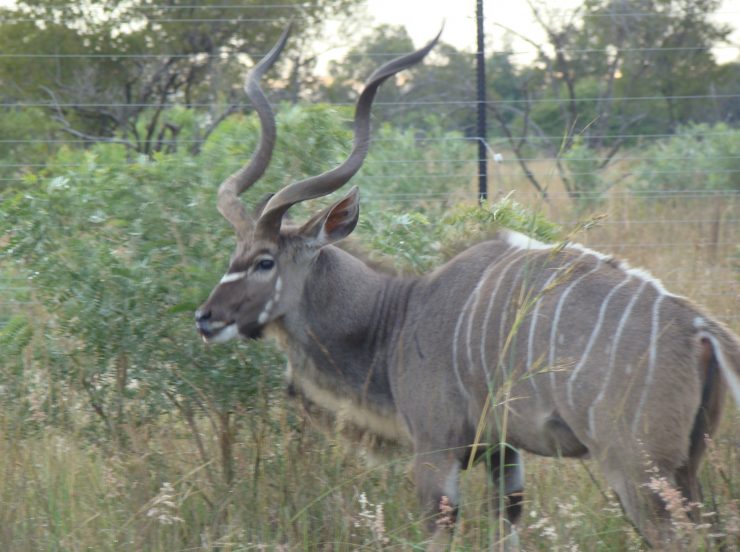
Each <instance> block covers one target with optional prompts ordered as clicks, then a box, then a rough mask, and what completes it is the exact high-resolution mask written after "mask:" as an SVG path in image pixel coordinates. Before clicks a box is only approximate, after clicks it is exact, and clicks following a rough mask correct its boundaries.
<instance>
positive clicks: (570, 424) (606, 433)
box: [196, 62, 740, 547]
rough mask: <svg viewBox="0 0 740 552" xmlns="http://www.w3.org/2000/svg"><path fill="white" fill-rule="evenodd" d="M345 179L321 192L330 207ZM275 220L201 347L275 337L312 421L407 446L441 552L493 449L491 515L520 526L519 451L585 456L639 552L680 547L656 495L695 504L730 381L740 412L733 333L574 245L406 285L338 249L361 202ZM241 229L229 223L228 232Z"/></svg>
mask: <svg viewBox="0 0 740 552" xmlns="http://www.w3.org/2000/svg"><path fill="white" fill-rule="evenodd" d="M391 63H394V62H391ZM403 66H404V65H403V64H401V68H403ZM394 70H398V69H397V68H396V66H394ZM379 73H380V74H382V75H383V77H382V78H383V79H385V78H387V76H385V74H384V73H383V72H382V69H381V70H379ZM381 82H382V81H381ZM374 84H377V83H373V81H372V79H371V84H369V85H368V86H369V87H370V86H373V85H374ZM364 101H367V102H372V94H370V96H369V100H368V99H367V98H366V99H365V100H363V99H361V100H360V102H359V103H362V102H364ZM363 109H364V110H365V112H367V111H369V104H368V105H363ZM360 111H361V110H360V109H359V108H358V113H359V112H360ZM364 116H365V115H361V114H358V118H361V117H364ZM360 127H361V125H358V128H360ZM358 136H359V138H358V137H356V144H358V143H359V142H362V140H366V139H367V135H366V132H365V131H364V130H362V129H360V130H358ZM361 146H362V144H361ZM364 147H366V144H365V146H364ZM360 149H362V147H360ZM353 155H354V154H353ZM362 156H364V153H363V154H362ZM353 162H354V163H355V164H356V162H357V159H355V160H354V161H353ZM360 163H361V159H360ZM357 168H359V165H357ZM324 176H326V179H324ZM350 177H351V175H350ZM348 179H349V177H346V178H345V177H342V178H341V179H339V180H336V181H335V178H334V176H333V175H330V174H329V173H327V175H322V177H317V179H316V180H321V182H320V186H322V187H323V186H327V190H328V191H325V193H329V192H330V191H331V189H336V188H338V187H340V186H341V185H343V184H344V182H346V181H347V180H348ZM244 184H245V183H244V182H242V183H240V184H239V187H240V188H241V189H242V191H243V189H246V188H247V187H248V186H249V185H251V183H246V185H244ZM311 185H312V186H313V183H312V184H311ZM295 190H298V191H295ZM301 190H302V188H301V187H298V188H296V189H294V190H292V191H291V192H290V193H285V194H283V197H289V198H290V201H295V199H296V196H297V195H300V193H302V192H301ZM239 193H240V192H239ZM237 195H238V194H237ZM312 197H313V196H312ZM271 201H272V200H271ZM277 208H284V206H283V205H281V204H280V203H279V202H278V207H277ZM267 209H268V210H269V209H271V207H270V203H268V207H267ZM224 210H225V211H227V212H232V211H233V212H239V210H238V209H237V208H232V207H231V206H228V205H227V207H226V208H225V209H224ZM274 212H275V211H274V210H273V211H272V212H271V213H270V214H269V215H270V216H271V217H272V219H271V222H270V224H269V225H267V226H266V227H265V228H263V229H262V230H259V228H260V223H261V220H262V217H264V216H265V215H264V213H262V214H260V213H258V218H257V220H256V223H250V225H249V227H248V228H247V230H248V229H249V228H253V227H256V228H257V230H256V231H255V232H254V233H253V234H250V233H249V232H248V231H245V232H244V235H245V236H246V237H244V238H240V243H239V246H238V248H237V252H236V254H235V255H234V257H233V259H232V263H231V266H230V268H229V271H228V272H227V274H226V275H225V276H224V278H223V279H222V283H221V284H219V285H218V286H217V287H216V288H215V289H214V291H213V293H212V294H211V297H210V298H209V299H208V301H206V303H205V304H204V305H203V306H202V307H201V309H200V310H199V311H198V313H197V314H196V317H197V324H198V328H199V330H200V331H201V333H202V335H203V337H204V339H206V340H207V341H221V340H225V339H228V338H231V337H236V336H237V335H239V336H242V337H257V336H261V335H263V334H264V335H267V336H270V337H272V338H274V339H275V340H277V342H278V343H279V345H280V347H281V348H282V349H283V351H285V353H286V355H287V358H288V380H289V384H290V386H291V388H292V389H293V391H294V393H295V394H296V395H297V396H299V397H300V398H301V399H302V402H303V403H304V404H306V405H307V406H308V409H309V411H315V409H316V408H317V407H318V408H320V409H324V410H326V411H328V412H330V413H331V416H334V417H336V418H337V419H339V420H340V421H342V423H344V424H345V427H347V428H350V429H351V431H352V432H355V435H357V436H366V435H376V436H377V438H379V439H381V440H384V441H387V442H390V443H394V444H395V443H408V445H409V446H410V447H411V448H412V449H413V451H414V453H415V455H416V462H415V479H416V483H417V487H418V490H419V496H420V499H421V501H422V503H423V505H424V508H425V509H426V511H427V512H429V513H430V514H432V515H431V517H430V518H429V529H430V531H432V532H433V533H434V537H433V539H432V541H431V543H432V544H431V547H444V546H445V539H446V534H447V533H448V528H447V527H446V525H445V524H441V525H438V524H436V523H435V517H434V514H436V513H438V512H439V507H440V502H441V501H443V500H446V501H449V502H451V503H452V504H453V505H454V504H457V502H458V495H457V474H458V471H459V470H460V469H462V468H464V467H466V466H467V465H468V464H469V461H470V460H471V455H472V454H475V455H476V456H478V455H483V453H484V452H485V451H486V450H488V451H491V450H494V451H497V452H495V453H494V454H492V455H490V456H489V458H488V460H489V464H490V469H491V471H492V473H493V475H494V477H501V478H503V480H504V485H503V488H504V494H505V495H506V496H507V498H504V497H501V501H498V500H496V501H494V502H495V503H496V504H504V505H506V509H505V511H504V514H505V515H506V517H507V519H508V521H509V522H510V523H512V524H515V523H516V521H517V518H518V516H519V513H520V511H521V493H522V490H523V481H522V477H521V475H522V474H521V465H520V464H521V462H520V457H519V455H518V452H517V450H519V449H520V450H526V451H529V452H533V453H537V454H543V455H549V456H575V457H579V456H586V455H588V456H590V457H591V458H592V459H593V460H594V461H595V462H596V463H597V464H598V465H599V466H600V467H601V469H602V471H603V473H604V475H605V477H606V479H607V480H608V482H609V484H610V485H611V487H612V488H613V489H614V490H615V491H616V493H617V494H618V496H619V498H620V500H621V502H622V505H623V506H624V509H625V512H626V514H627V516H628V517H629V518H630V519H631V521H632V522H633V523H634V524H635V526H636V527H637V528H638V530H639V531H640V532H641V533H642V534H643V535H644V536H645V538H646V539H647V540H648V541H649V542H651V543H652V544H655V545H662V544H667V543H670V542H671V540H672V539H673V538H674V535H673V531H672V525H671V523H670V520H669V519H668V518H669V516H668V513H667V511H666V509H665V505H664V504H663V502H662V501H661V500H660V498H659V497H658V495H657V494H655V493H654V492H652V491H650V490H649V489H648V487H647V484H648V483H649V482H650V480H651V478H656V477H665V478H666V479H667V481H668V482H669V483H670V484H672V485H675V486H678V488H679V489H680V490H681V491H682V492H683V494H684V496H685V497H687V498H688V499H689V500H698V499H699V498H700V497H699V493H700V490H699V486H698V482H697V480H696V470H697V468H698V465H699V463H700V461H701V456H702V453H703V438H704V433H705V432H706V433H709V434H711V433H712V432H713V431H714V430H715V429H716V426H717V422H718V419H719V416H720V413H721V406H722V396H723V394H724V388H725V385H724V382H723V380H722V378H721V377H720V373H721V375H722V377H724V379H725V380H727V381H729V382H730V384H731V386H732V388H733V393H734V394H735V395H736V397H735V398H736V399H738V396H740V391H738V389H737V387H738V384H737V381H738V368H739V367H740V343H739V342H738V339H737V338H736V337H735V336H734V335H733V334H732V333H731V332H730V331H729V330H727V329H726V328H725V327H724V326H722V325H721V324H719V323H718V322H716V321H713V320H712V319H711V318H710V317H709V316H708V315H707V314H705V313H703V312H702V311H701V310H700V309H699V308H698V307H696V306H694V305H692V304H691V303H690V302H689V301H688V300H686V299H684V298H681V297H677V296H675V295H672V294H670V293H668V292H667V291H666V290H665V289H664V288H663V286H662V285H661V284H660V282H658V281H657V280H655V279H654V278H652V277H651V276H650V275H648V274H646V273H645V272H643V271H639V270H634V269H630V268H629V267H627V266H626V265H624V264H623V263H620V262H617V261H615V260H613V259H611V258H608V257H606V256H604V255H601V254H599V253H597V252H594V251H590V250H587V249H585V248H582V247H580V246H577V245H567V246H564V247H556V248H554V247H550V246H545V245H544V244H540V243H538V242H534V241H532V240H529V239H528V238H526V237H525V236H522V235H520V234H516V233H511V232H505V231H504V232H502V233H500V234H499V236H498V237H497V238H495V239H493V240H490V241H487V242H484V243H480V244H478V245H475V246H473V247H471V248H469V249H467V250H466V251H464V252H462V253H461V254H459V255H458V256H456V257H455V258H453V259H452V260H450V261H449V262H447V263H446V264H445V265H443V266H441V267H439V268H438V269H436V270H435V271H433V272H432V273H430V274H428V275H426V276H423V277H421V278H400V277H396V276H391V275H387V274H384V273H382V272H378V271H376V270H373V269H371V268H369V267H368V266H367V265H366V264H365V263H364V262H362V261H361V260H359V259H357V258H356V257H354V256H353V255H351V254H350V253H348V252H346V251H343V250H342V249H340V248H338V247H336V246H334V245H333V244H334V243H335V242H337V241H339V240H341V239H343V238H344V237H346V236H347V235H348V234H349V233H351V232H352V230H353V229H354V227H355V225H356V223H357V219H358V217H359V194H358V191H357V190H356V189H352V190H351V191H350V193H349V194H348V195H347V196H345V197H344V198H343V199H341V200H339V201H337V202H336V203H335V204H333V205H332V206H330V207H328V208H327V209H325V210H323V211H322V212H320V213H318V214H317V215H316V216H314V217H313V218H312V219H311V220H309V221H308V222H307V223H306V224H304V225H303V226H302V227H300V228H282V229H280V228H279V226H278V227H275V218H274V217H275V214H274ZM239 217H241V214H239ZM239 217H235V218H234V219H232V218H230V219H229V220H230V221H232V223H233V224H234V225H235V227H237V226H238V225H239V224H240V223H241V222H240V221H241V219H240V218H239ZM227 218H228V217H227ZM270 228H272V229H273V230H272V234H271V233H270ZM251 236H254V237H251ZM322 416H323V415H322ZM504 441H505V443H506V444H505V445H504V444H503V443H504ZM504 456H505V462H503V463H502V462H501V461H500V460H501V459H502V458H504ZM495 487H498V486H497V485H496V486H495ZM443 497H447V498H446V499H443Z"/></svg>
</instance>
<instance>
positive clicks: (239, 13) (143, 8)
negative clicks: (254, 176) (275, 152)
mask: <svg viewBox="0 0 740 552" xmlns="http://www.w3.org/2000/svg"><path fill="white" fill-rule="evenodd" d="M355 3H356V0H309V1H308V2H303V1H300V2H299V1H298V0H293V1H290V2H283V3H281V4H280V5H279V6H275V7H266V6H265V5H264V3H262V2H258V1H257V0H252V1H250V2H248V3H246V4H242V5H238V6H237V5H228V4H224V3H223V2H219V1H218V0H207V1H206V2H200V3H198V5H197V6H194V5H193V3H192V2H177V1H175V2H171V3H162V4H151V3H148V2H144V1H142V0H136V1H134V2H111V3H110V4H101V3H100V2H95V1H92V0H87V1H86V2H83V3H69V2H64V1H61V0H52V1H49V0H21V1H19V2H17V3H16V4H15V5H14V6H13V7H6V8H2V9H1V10H0V14H1V15H2V16H3V22H2V23H0V51H2V52H3V53H4V54H5V57H3V58H2V59H0V84H2V88H3V90H4V92H3V95H4V96H5V98H4V99H5V101H6V102H8V101H12V100H15V99H18V98H22V99H23V101H24V102H26V103H48V104H49V105H50V107H51V108H53V114H54V117H55V119H56V120H57V122H58V123H59V124H61V125H62V128H63V129H64V130H65V131H66V132H67V133H69V134H72V135H74V136H75V137H77V138H78V139H79V140H81V141H83V142H94V141H109V142H118V143H121V144H123V145H125V146H126V147H127V148H130V149H132V150H135V151H137V152H141V153H146V154H151V153H152V152H154V151H160V150H164V149H167V148H170V149H171V148H173V147H175V146H176V144H177V140H178V138H180V139H182V137H183V136H187V138H188V139H189V140H190V141H191V144H192V150H193V151H194V152H197V151H198V150H199V147H200V144H201V143H202V140H203V139H204V138H205V137H207V136H208V135H209V134H210V133H211V132H212V131H213V130H214V129H215V128H216V126H217V125H218V124H219V123H220V122H221V121H222V120H223V119H224V118H225V117H227V116H228V115H230V114H231V113H233V112H235V111H238V110H240V109H241V106H242V105H243V104H244V103H245V100H244V97H243V93H242V92H241V90H240V85H241V81H242V78H243V71H244V67H243V65H242V64H241V63H239V62H240V55H241V54H246V56H248V57H249V58H251V59H255V58H259V57H260V56H261V55H262V54H264V53H265V52H266V51H267V50H268V49H269V47H270V46H271V45H272V44H273V43H274V41H275V39H276V38H277V35H278V33H279V32H280V31H281V30H282V29H283V27H284V26H285V24H286V23H287V21H288V20H289V19H290V18H291V17H292V16H293V15H294V14H295V11H296V10H299V11H300V14H301V17H300V22H299V23H298V24H296V25H294V31H293V32H294V35H296V36H298V37H300V36H301V35H307V34H310V33H311V32H315V30H314V29H315V28H316V27H318V26H320V23H321V21H322V20H323V19H325V18H327V17H329V16H332V15H335V14H338V13H345V12H347V11H348V9H349V8H350V7H351V6H352V5H353V4H355ZM294 44H295V41H294ZM39 54H41V55H43V56H44V57H36V56H38V55H39ZM29 56H33V57H30V58H29ZM173 106H181V107H183V108H184V109H185V111H184V112H183V111H180V112H170V110H171V108H172V107H173ZM198 107H206V109H203V110H198V114H197V115H195V114H194V111H195V108H198ZM171 113H174V115H171Z"/></svg>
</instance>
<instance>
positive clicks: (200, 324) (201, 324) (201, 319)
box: [195, 309, 211, 332]
mask: <svg viewBox="0 0 740 552" xmlns="http://www.w3.org/2000/svg"><path fill="white" fill-rule="evenodd" d="M210 319H211V311H210V310H206V311H203V310H200V309H198V310H196V311H195V327H196V328H198V331H200V332H206V331H208V321H209V320H210Z"/></svg>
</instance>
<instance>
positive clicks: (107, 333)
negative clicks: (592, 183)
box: [0, 106, 540, 480]
mask: <svg viewBox="0 0 740 552" xmlns="http://www.w3.org/2000/svg"><path fill="white" fill-rule="evenodd" d="M347 119H348V117H347V112H345V111H343V110H335V109H332V108H329V107H326V106H311V107H307V108H304V107H295V106H293V107H287V108H285V109H282V110H280V112H279V113H278V129H279V141H278V145H277V147H276V149H275V156H274V160H273V162H272V164H271V166H270V169H269V170H268V172H267V174H266V175H265V178H264V179H263V180H262V181H261V182H260V183H258V184H257V185H256V186H255V188H256V189H255V190H250V191H249V193H248V198H247V200H248V201H253V200H254V199H255V197H258V196H259V195H260V194H262V193H264V192H266V191H274V190H276V189H277V188H279V187H281V186H284V185H285V184H287V183H289V182H290V181H293V180H296V179H299V178H302V177H305V176H307V175H312V174H317V173H319V172H322V171H324V170H326V169H329V168H331V167H332V166H334V165H335V164H336V163H337V162H338V161H340V160H341V159H342V158H343V157H344V156H345V155H346V154H347V152H348V150H349V147H350V146H351V140H350V138H351V132H350V131H349V130H348V128H347V125H346V122H347ZM380 136H381V138H380V139H379V140H378V141H377V142H376V143H375V144H374V146H373V148H372V154H371V157H370V159H368V162H367V166H366V168H365V169H363V171H362V174H361V175H358V176H359V177H360V178H358V179H357V180H356V183H358V184H359V185H360V186H361V187H362V188H363V190H364V191H366V192H367V193H368V195H369V196H370V199H371V201H369V202H368V205H367V209H365V207H363V209H364V211H363V212H364V215H363V217H362V218H361V220H362V223H361V226H360V229H359V232H358V233H359V234H360V236H361V239H363V241H364V243H366V244H369V247H370V249H372V250H373V252H372V254H374V255H380V256H389V257H391V258H392V259H393V262H394V263H395V264H396V266H397V267H398V268H400V269H401V270H404V271H410V272H415V273H419V272H423V271H425V270H428V269H430V268H431V267H433V266H434V265H435V264H438V263H440V262H442V260H443V259H444V257H445V254H446V252H447V251H449V250H450V248H451V244H452V243H453V242H458V241H461V240H469V239H470V238H471V237H472V236H477V235H483V234H485V233H486V232H487V231H488V230H490V229H491V228H493V227H498V226H499V225H501V224H504V225H509V226H511V225H513V226H516V227H517V228H518V229H520V230H524V231H530V232H532V231H534V233H535V234H537V228H538V227H539V225H540V222H539V219H537V218H536V217H535V218H531V217H529V215H528V214H527V213H526V212H525V211H524V210H523V209H522V208H521V207H519V206H518V205H515V204H514V203H513V202H504V203H501V204H498V205H496V206H494V208H493V209H491V210H485V209H480V208H478V207H471V208H466V209H463V210H460V209H456V210H453V211H452V214H446V213H445V211H446V209H445V207H446V204H447V201H446V200H445V201H429V202H426V203H425V204H422V207H420V208H419V209H418V210H417V207H416V206H415V207H414V212H413V213H408V212H405V209H406V208H407V205H408V204H404V203H398V202H391V207H390V208H389V207H388V203H387V202H386V203H385V204H383V203H382V202H380V201H376V202H373V201H372V198H373V196H374V197H376V198H378V197H379V196H381V195H383V196H385V197H386V198H389V199H392V198H397V197H399V196H398V195H394V194H413V193H418V192H419V191H420V187H423V188H422V190H421V191H422V192H423V193H432V192H434V193H437V194H440V195H441V196H442V197H443V198H448V197H449V196H450V194H452V193H453V192H454V191H455V190H463V193H465V192H464V190H465V189H466V187H467V186H468V184H469V178H467V177H466V176H465V175H459V176H457V177H455V176H452V177H445V178H431V177H432V176H434V175H438V173H439V172H443V173H445V174H446V173H447V172H448V171H455V170H459V168H460V167H463V166H464V163H465V162H466V159H469V158H470V157H469V153H470V151H471V150H470V147H471V146H470V145H469V144H466V143H465V142H464V141H462V140H459V137H457V136H450V137H449V138H450V140H447V139H445V136H444V135H442V134H438V135H437V138H439V139H438V140H436V139H435V140H430V141H429V142H427V143H426V146H425V147H424V148H419V147H417V143H416V138H415V136H414V135H413V133H410V132H398V131H394V130H393V129H392V128H390V127H384V128H383V129H382V131H381V133H380ZM257 139H258V126H257V123H256V121H255V119H254V118H251V117H250V118H234V119H232V120H230V121H227V122H226V123H225V124H223V125H221V127H220V128H219V129H218V130H217V131H216V132H215V133H214V134H213V135H212V136H211V138H210V140H209V141H208V143H207V144H206V145H205V147H204V149H203V152H202V155H201V156H199V157H191V156H189V155H188V154H186V153H185V152H182V151H178V152H174V153H171V154H164V153H157V154H155V155H154V156H153V157H147V156H144V155H139V156H136V157H134V158H131V156H130V152H129V151H127V150H126V149H125V148H123V147H122V146H117V145H112V144H97V145H96V146H94V147H91V148H90V149H87V150H80V149H70V148H62V149H61V150H60V151H59V152H58V153H57V155H55V156H54V157H52V158H51V159H49V160H48V162H47V164H46V166H45V167H44V168H43V170H40V171H38V172H36V173H34V174H30V175H27V176H26V177H25V179H24V180H23V181H22V182H21V183H19V184H17V185H14V186H13V187H12V188H9V189H8V190H7V191H6V193H5V194H4V196H3V198H2V202H1V204H0V209H2V211H3V213H5V214H6V216H4V217H3V219H2V221H0V232H2V235H3V236H5V238H4V241H3V242H2V245H0V247H1V249H0V261H2V262H3V265H4V266H3V270H4V271H5V272H6V273H7V274H13V275H14V277H19V278H21V279H23V280H25V281H26V282H27V283H28V285H27V289H26V290H22V291H18V292H16V297H20V295H18V294H21V293H23V294H25V299H26V300H27V301H28V302H31V303H33V304H35V305H42V306H43V309H38V310H39V312H42V314H41V315H40V316H39V315H37V314H34V315H33V316H31V315H28V314H27V313H22V312H20V311H19V312H17V313H16V312H10V311H8V312H6V313H2V314H0V327H2V333H0V353H2V354H3V355H4V356H5V357H6V358H10V359H12V360H11V361H9V362H7V363H6V364H5V365H4V367H3V368H2V369H0V396H2V397H3V398H4V399H6V402H8V403H13V404H19V405H26V406H23V407H22V408H21V411H22V412H21V413H20V414H21V415H20V416H19V419H20V420H21V421H20V422H19V425H20V429H21V430H22V431H34V430H35V429H36V428H39V427H41V426H42V425H43V424H44V423H45V424H57V425H60V426H65V427H66V426H67V425H68V424H72V423H74V424H77V426H82V429H83V430H84V431H85V433H86V434H87V435H88V436H89V437H90V438H92V439H94V440H96V441H105V442H107V441H110V440H112V441H114V442H116V443H117V444H119V445H120V446H123V447H125V446H127V440H128V439H129V437H128V435H130V431H131V428H136V427H141V426H144V425H146V424H150V423H155V422H156V420H157V419H158V418H159V417H160V416H162V415H164V414H169V413H171V412H173V411H175V412H180V413H181V414H182V415H183V416H184V417H185V422H186V423H187V425H189V426H190V427H191V428H192V429H193V437H194V438H195V439H198V438H199V437H198V433H197V428H195V427H194V426H193V416H194V413H196V412H199V411H200V412H204V413H206V414H207V415H208V417H209V418H210V419H211V420H212V421H213V420H215V422H214V425H215V426H217V427H218V431H219V432H220V438H221V439H222V445H223V447H222V452H223V453H224V454H227V455H228V450H229V448H228V444H229V442H230V441H231V440H232V439H233V436H234V432H235V431H236V426H235V423H236V422H235V418H234V417H233V416H231V413H233V412H235V411H246V410H249V409H251V408H252V405H253V404H254V403H255V400H256V399H257V398H259V397H264V396H266V395H267V396H269V395H270V394H271V393H272V392H274V391H276V389H277V388H278V387H279V386H280V382H281V375H282V374H281V372H282V370H281V369H280V368H279V365H280V364H281V360H280V356H279V355H278V354H277V353H276V352H275V351H274V350H273V349H272V348H271V347H270V346H269V345H265V344H263V343H249V344H244V343H242V344H235V345H231V346H225V347H224V346H222V347H214V348H210V347H205V346H203V345H202V344H201V343H200V341H199V340H198V339H197V336H196V335H195V332H194V329H193V323H192V313H193V311H194V310H195V308H196V307H197V306H198V304H200V302H202V301H203V300H204V299H205V298H206V297H207V295H208V293H209V291H210V290H211V288H212V286H213V285H214V283H215V279H216V278H217V275H218V274H220V273H222V272H223V270H224V269H225V267H226V263H227V259H228V255H229V254H230V253H231V251H232V248H233V237H232V233H231V230H230V227H229V226H228V224H226V223H225V221H223V220H222V219H221V218H220V216H219V215H218V214H217V211H216V209H215V192H216V188H217V184H218V182H221V181H222V180H223V179H224V178H225V177H226V176H227V175H228V174H230V173H231V172H233V171H234V170H236V169H237V168H238V167H240V166H241V165H242V164H243V163H244V162H245V160H246V159H248V158H249V156H250V155H251V153H252V151H253V150H254V148H255V145H256V142H257ZM399 157H400V160H401V161H403V163H404V165H400V164H393V163H391V162H389V161H392V160H393V159H396V160H398V159H399ZM440 160H442V161H444V164H443V165H442V166H443V167H444V168H439V167H440V165H439V164H438V161H440ZM399 166H402V167H404V168H403V169H400V170H399V168H398V167H399ZM409 166H410V167H412V169H410V172H412V175H411V176H409V177H404V176H403V174H404V173H405V172H407V168H408V167H409ZM376 176H377V177H379V178H374V177H376ZM338 193H344V192H338ZM389 194H390V195H389ZM325 201H326V200H325ZM296 207H297V208H296V209H293V210H291V211H292V212H291V214H292V216H295V217H297V218H300V217H302V216H305V215H306V213H307V211H308V210H309V209H310V210H312V209H314V208H315V205H314V206H311V205H308V206H296ZM293 211H295V212H293ZM3 319H4V321H5V324H4V327H3V324H2V322H3ZM41 374H45V375H44V376H43V377H42V376H41ZM10 382H16V383H17V384H14V385H10ZM70 395H74V396H76V397H78V398H81V399H80V400H83V401H84V402H85V403H86V406H85V408H83V409H82V411H84V412H85V415H83V416H80V415H79V411H76V412H75V416H71V415H70V410H71V409H75V408H76V407H78V406H79V404H80V403H79V400H78V402H74V401H69V400H68V399H67V398H65V397H68V396H70ZM73 418H74V420H73ZM204 461H205V459H204ZM222 462H223V475H224V476H225V478H226V480H229V479H230V473H231V468H230V467H229V459H228V457H224V458H222Z"/></svg>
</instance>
